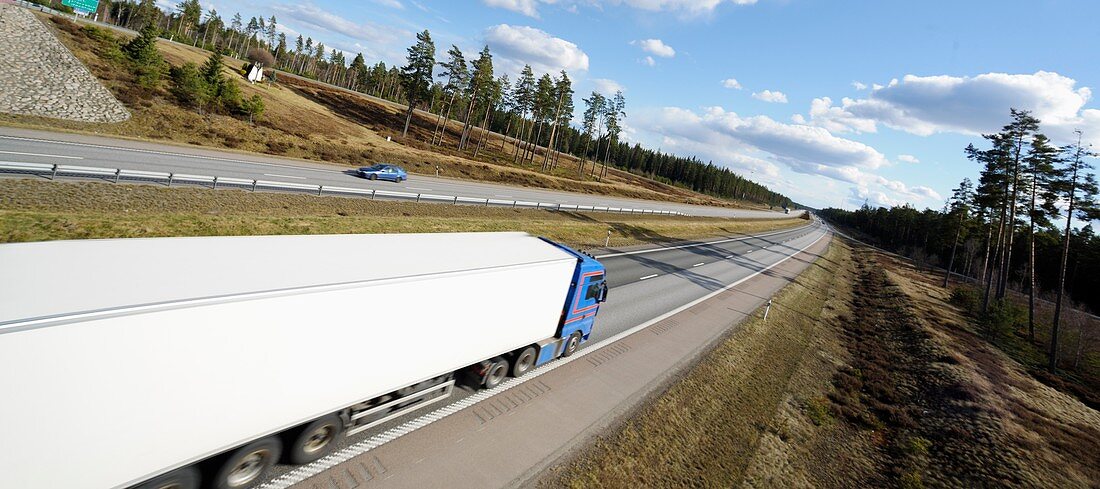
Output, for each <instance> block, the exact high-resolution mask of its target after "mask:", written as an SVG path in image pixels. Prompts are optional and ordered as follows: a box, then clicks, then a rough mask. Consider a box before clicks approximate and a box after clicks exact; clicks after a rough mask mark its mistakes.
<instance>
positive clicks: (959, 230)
mask: <svg viewBox="0 0 1100 489" xmlns="http://www.w3.org/2000/svg"><path fill="white" fill-rule="evenodd" d="M962 225H963V219H962V215H959V227H957V228H955V241H954V243H953V244H952V245H951V259H949V260H947V273H945V274H943V287H944V288H945V289H946V288H947V283H948V281H949V280H950V278H951V269H952V268H953V267H954V266H955V250H957V249H958V248H959V235H961V234H962Z"/></svg>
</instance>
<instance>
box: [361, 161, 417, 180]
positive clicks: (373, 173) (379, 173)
mask: <svg viewBox="0 0 1100 489" xmlns="http://www.w3.org/2000/svg"><path fill="white" fill-rule="evenodd" d="M357 173H359V176H361V177H363V178H366V179H367V180H389V181H391V182H401V181H403V180H408V179H409V174H408V173H405V169H404V168H401V167H400V166H397V165H386V164H379V165H374V166H364V167H363V168H360V169H359V170H357Z"/></svg>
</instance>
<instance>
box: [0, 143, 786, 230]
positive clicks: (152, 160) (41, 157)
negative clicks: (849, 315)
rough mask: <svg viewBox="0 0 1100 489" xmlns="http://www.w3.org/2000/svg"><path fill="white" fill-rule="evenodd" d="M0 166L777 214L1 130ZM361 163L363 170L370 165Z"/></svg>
mask: <svg viewBox="0 0 1100 489" xmlns="http://www.w3.org/2000/svg"><path fill="white" fill-rule="evenodd" d="M0 161H3V162H18V163H47V164H63V165H79V166H94V167H105V168H122V169H125V170H139V171H157V172H172V173H189V174H199V175H209V176H217V177H222V178H225V177H229V178H243V179H249V180H266V181H272V182H282V183H291V184H311V185H327V186H339V187H350V188H361V189H375V190H388V191H398V192H412V193H425V194H436V195H453V196H459V197H469V198H474V199H494V200H520V201H532V202H545V203H557V204H567V205H598V206H611V207H630V208H639V209H641V208H645V209H656V210H671V211H678V212H682V213H684V214H688V215H695V216H714V217H739V218H774V217H779V216H782V214H781V213H779V212H770V211H762V210H749V209H728V208H720V207H707V206H696V205H688V204H678V203H671V202H659V201H647V200H639V199H628V198H621V197H608V196H601V195H588V194H579V193H571V192H563V191H555V190H545V189H537V188H526V187H514V186H507V185H498V184H492V183H483V182H472V181H466V180H458V179H450V178H439V177H431V176H424V175H412V174H410V175H409V180H407V181H404V182H401V183H392V182H382V181H378V182H371V181H367V180H364V179H362V178H359V177H358V176H355V175H354V174H353V173H352V169H350V168H348V167H345V166H338V165H331V164H326V163H319V162H313V161H306V160H296V159H290V158H280V157H275V156H267V155H259V154H251V153H237V152H231V151H218V150H211V149H204V148H198V147H189V146H174V145H166V144H157V143H151V142H142V141H132V140H127V139H116V138H107V137H101V136H87V135H76V134H67V133H54V132H46V131H37V130H29V129H19V128H10V127H0ZM373 163H375V162H373V161H364V162H363V164H364V166H366V165H368V164H373Z"/></svg>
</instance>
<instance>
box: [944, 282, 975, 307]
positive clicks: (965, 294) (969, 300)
mask: <svg viewBox="0 0 1100 489" xmlns="http://www.w3.org/2000/svg"><path fill="white" fill-rule="evenodd" d="M950 301H951V303H952V304H954V305H956V306H959V307H961V308H963V309H965V310H967V311H971V312H973V311H974V310H975V309H977V307H978V291H976V290H974V289H973V288H972V287H966V286H959V287H955V288H954V289H952V290H951V299H950Z"/></svg>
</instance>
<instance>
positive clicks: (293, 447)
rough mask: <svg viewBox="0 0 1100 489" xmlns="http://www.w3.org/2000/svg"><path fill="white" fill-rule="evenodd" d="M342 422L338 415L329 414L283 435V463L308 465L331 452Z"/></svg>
mask: <svg viewBox="0 0 1100 489" xmlns="http://www.w3.org/2000/svg"><path fill="white" fill-rule="evenodd" d="M343 432H344V422H343V420H341V419H340V416H339V415H336V414H330V415H328V416H324V417H322V418H320V419H316V420H313V422H311V423H306V424H304V425H302V426H299V427H297V428H294V429H292V430H288V431H287V432H286V433H284V434H283V446H284V447H285V448H284V450H283V461H284V462H286V463H288V464H294V465H302V464H308V463H310V462H313V461H314V460H317V459H319V458H321V457H324V456H325V455H328V454H329V453H330V452H332V449H333V448H336V441H337V439H338V438H339V437H340V433H343Z"/></svg>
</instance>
